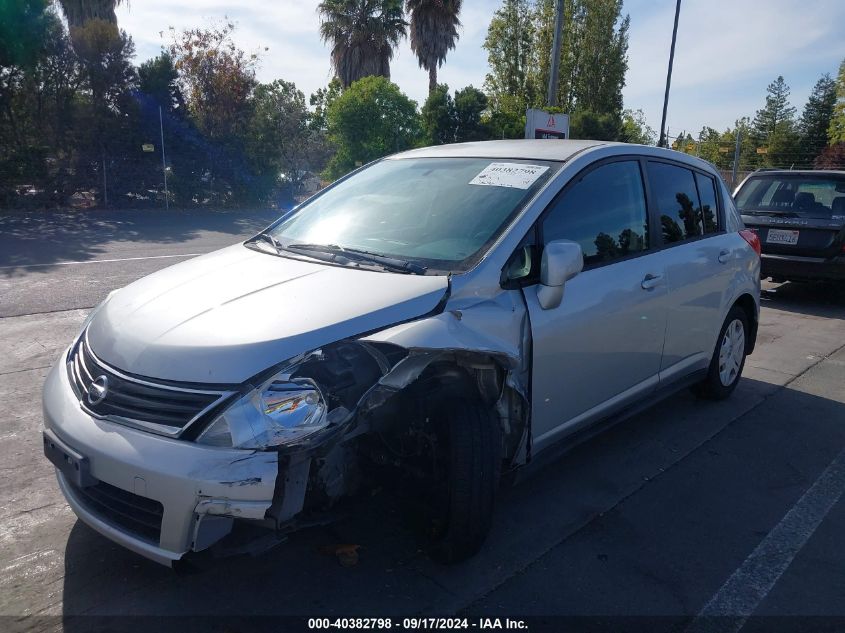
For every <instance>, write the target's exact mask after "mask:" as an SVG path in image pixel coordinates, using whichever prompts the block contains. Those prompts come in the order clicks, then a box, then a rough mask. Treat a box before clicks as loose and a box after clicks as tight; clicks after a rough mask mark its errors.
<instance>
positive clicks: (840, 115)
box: [827, 59, 845, 145]
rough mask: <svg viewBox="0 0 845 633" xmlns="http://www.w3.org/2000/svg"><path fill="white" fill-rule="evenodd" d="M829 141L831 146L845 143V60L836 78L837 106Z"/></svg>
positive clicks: (829, 131) (832, 117) (832, 118)
mask: <svg viewBox="0 0 845 633" xmlns="http://www.w3.org/2000/svg"><path fill="white" fill-rule="evenodd" d="M827 139H828V141H829V142H830V144H831V145H833V144H834V143H842V142H845V59H843V60H842V63H841V64H839V74H838V75H837V76H836V104H835V105H834V106H833V115H832V116H831V117H830V127H829V128H828V129H827Z"/></svg>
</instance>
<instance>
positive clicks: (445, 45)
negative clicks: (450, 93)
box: [405, 0, 463, 93]
mask: <svg viewBox="0 0 845 633" xmlns="http://www.w3.org/2000/svg"><path fill="white" fill-rule="evenodd" d="M462 1H463V0H406V3H405V6H406V8H407V10H408V14H409V15H410V30H411V50H412V51H414V53H415V54H416V56H417V60H418V61H419V63H420V68H425V69H426V70H427V71H428V92H429V93H433V92H434V91H435V90H436V89H437V69H438V68H439V67H440V66H442V65H443V62H444V61H445V60H446V54H447V53H448V52H449V51H450V50H452V49H453V48H455V43H456V42H457V41H458V27H459V26H461V20H460V18H459V15H460V13H461V4H462Z"/></svg>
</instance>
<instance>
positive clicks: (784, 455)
mask: <svg viewBox="0 0 845 633" xmlns="http://www.w3.org/2000/svg"><path fill="white" fill-rule="evenodd" d="M761 394H762V396H763V397H762V398H761V397H760V395H761ZM752 398H756V403H757V404H760V406H759V407H757V408H751V406H752V405H747V402H748V401H749V400H751V399H752ZM761 403H762V404H761ZM737 416H740V417H738V418H737ZM731 419H733V420H734V421H733V422H732V423H729V422H728V420H731ZM796 420H801V423H800V424H796ZM843 444H845V404H843V403H841V402H837V401H835V400H830V399H828V398H823V397H818V396H815V395H811V394H808V393H804V392H802V391H799V390H797V389H781V390H777V389H776V388H775V387H774V386H772V385H770V384H768V383H759V382H757V381H754V380H745V381H743V382H742V383H741V384H740V386H739V388H738V389H737V391H736V392H735V394H734V397H733V399H731V400H728V401H724V402H718V403H711V402H702V401H699V400H696V399H695V398H693V397H692V396H691V395H690V394H689V393H688V392H681V393H679V394H678V395H676V396H674V397H672V398H670V399H668V400H666V401H664V402H662V403H661V404H659V405H657V406H656V407H654V408H652V409H651V410H649V411H647V412H646V413H644V414H641V415H639V416H636V417H634V418H631V419H629V420H627V421H625V422H624V423H621V424H619V425H617V426H615V427H613V428H611V429H610V430H608V431H606V432H604V433H602V434H601V435H598V436H596V437H594V438H593V439H591V440H589V441H587V442H586V443H584V444H582V445H580V446H578V447H576V448H574V449H573V450H572V451H571V452H569V453H568V454H567V455H566V456H564V457H563V458H561V459H559V460H557V461H556V462H554V463H553V464H550V465H549V466H547V467H546V468H544V469H543V470H542V471H540V472H538V473H537V474H535V475H534V476H533V477H531V478H529V479H527V480H526V481H524V482H523V483H521V484H519V485H517V486H514V487H510V488H506V489H503V490H502V494H501V496H500V502H499V505H498V508H497V513H496V517H495V520H494V526H493V531H492V533H491V536H490V538H489V540H488V542H487V544H486V545H485V547H484V548H483V550H482V551H481V553H480V554H479V555H478V556H476V557H475V558H474V559H472V560H470V561H468V562H466V563H464V564H461V565H456V566H451V567H446V566H441V565H438V564H436V563H434V562H432V561H431V560H430V559H429V558H427V557H426V556H425V554H424V553H422V552H421V551H419V550H418V549H417V545H416V542H415V540H414V539H413V538H412V537H411V536H410V535H409V534H408V532H407V531H406V530H405V529H404V528H403V522H402V520H401V518H400V517H399V516H398V512H397V511H396V505H395V504H394V503H393V502H391V500H390V499H389V497H388V496H387V495H376V496H373V497H369V498H366V497H365V499H364V500H363V501H362V502H361V503H360V504H359V505H357V506H356V508H355V512H354V513H353V514H351V515H350V516H348V517H347V518H345V519H343V520H341V521H339V522H338V523H336V524H334V525H332V526H324V527H319V528H312V529H309V530H305V531H302V532H299V533H297V534H294V535H293V536H292V537H291V539H290V540H289V541H288V542H286V543H283V544H282V545H280V546H278V547H276V548H274V549H272V550H270V551H267V552H265V553H264V554H263V555H260V556H257V557H248V556H242V557H238V558H228V559H217V560H215V561H213V562H212V563H211V564H209V565H207V566H206V567H205V569H204V570H202V571H197V572H196V573H192V574H187V575H185V574H178V573H175V572H173V571H170V570H168V569H166V568H163V567H159V566H157V565H156V564H154V563H150V562H147V561H145V560H144V559H142V558H140V557H138V556H136V555H134V554H132V553H130V552H128V551H125V550H123V549H122V548H120V547H118V546H116V545H113V544H111V543H110V542H109V541H107V540H106V539H104V538H102V537H100V536H99V535H98V534H96V533H94V532H93V531H92V530H90V529H89V528H87V527H86V526H85V525H83V524H82V523H80V522H77V523H76V525H75V527H74V528H73V530H72V531H71V533H70V536H69V538H68V541H67V546H66V551H65V566H66V569H65V578H64V588H63V613H64V616H65V630H67V631H71V632H74V631H82V630H91V628H92V627H91V625H92V624H93V623H94V622H98V621H99V618H100V617H101V616H214V617H221V618H226V617H228V616H242V618H241V620H239V621H240V624H241V626H240V627H236V628H235V629H232V628H230V627H223V628H220V627H219V626H210V627H206V629H205V630H221V631H223V630H239V631H247V630H253V628H251V627H250V626H249V624H250V619H249V617H250V616H252V617H255V616H282V615H296V616H314V615H319V616H325V617H333V616H339V617H343V616H346V617H353V616H382V617H384V616H393V617H398V616H403V615H404V616H407V615H414V614H416V615H448V614H452V613H456V612H458V613H460V612H465V613H468V614H470V615H479V616H487V615H489V616H500V617H503V616H505V615H513V614H519V615H523V616H528V615H545V616H550V615H587V616H594V615H596V614H604V615H611V616H613V615H626V616H630V615H648V616H674V617H678V616H681V617H683V616H689V615H691V614H694V613H696V612H697V611H698V610H699V609H700V608H701V606H702V605H703V604H704V603H705V602H706V600H707V599H708V598H709V597H710V596H711V595H712V594H713V592H714V591H715V590H716V589H718V587H719V586H720V585H721V584H722V583H723V582H724V580H725V578H727V577H728V576H729V575H730V574H731V573H732V572H733V570H734V569H735V568H736V567H737V566H738V565H739V564H741V563H742V561H743V560H744V558H745V557H746V556H747V555H748V554H749V553H750V551H751V550H752V549H753V548H754V547H755V546H756V545H757V543H758V542H759V541H760V540H761V539H762V538H763V537H764V536H765V535H766V534H767V532H768V530H770V529H771V528H772V527H773V526H774V525H775V524H776V523H777V522H778V521H779V520H780V519H781V518H782V517H783V515H784V513H785V512H786V511H787V510H788V509H789V507H790V506H791V505H792V504H793V503H794V502H795V501H796V499H797V498H798V497H800V496H801V495H802V494H803V492H804V491H805V490H806V489H807V487H809V486H810V485H811V484H812V482H813V481H814V480H815V478H816V477H817V476H818V474H819V473H820V472H821V470H823V469H824V468H825V467H826V465H827V464H828V463H829V462H830V460H831V459H833V457H834V456H835V455H836V454H837V453H838V452H839V451H840V450H841V447H842V446H843ZM337 543H355V544H360V545H361V547H362V549H361V556H360V561H359V563H358V564H357V565H355V566H353V567H341V566H340V565H339V564H338V562H337V561H336V560H335V558H334V557H333V556H330V555H326V554H325V553H324V552H323V551H322V550H323V548H324V547H325V546H326V545H331V544H337ZM549 559H550V560H549ZM809 582H810V584H808V585H807V586H808V590H813V591H815V590H816V589H813V588H812V584H811V581H809ZM831 591H833V590H831ZM83 614H87V615H88V616H96V617H83V618H78V619H77V618H74V617H73V616H77V615H83ZM119 619H120V618H119ZM121 621H125V624H127V626H131V625H132V622H133V621H132V619H131V618H123V619H122V620H121ZM223 621H224V620H220V622H223ZM138 622H139V623H144V624H139V630H140V629H146V628H147V625H148V624H149V622H148V621H146V620H139V621H138ZM168 623H169V624H172V622H171V621H168V620H164V621H163V622H161V623H160V624H168ZM256 624H257V621H256ZM179 626H181V624H179ZM221 626H222V625H221ZM260 628H261V627H260V626H256V627H254V629H260ZM158 629H159V630H169V629H165V628H163V627H161V626H159V627H158Z"/></svg>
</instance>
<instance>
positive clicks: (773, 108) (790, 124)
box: [748, 76, 799, 167]
mask: <svg viewBox="0 0 845 633" xmlns="http://www.w3.org/2000/svg"><path fill="white" fill-rule="evenodd" d="M766 92H767V95H766V103H765V105H764V106H763V107H762V108H761V109H760V110H758V111H757V114H756V115H755V116H754V121H753V123H752V128H751V134H750V135H749V137H748V140H749V141H751V142H752V143H754V144H755V145H756V146H757V147H765V148H766V153H765V154H761V155H760V156H762V158H760V159H759V164H760V165H762V166H777V167H790V166H792V165H793V164H794V163H795V159H796V157H797V154H798V151H799V137H798V131H797V128H796V123H795V108H794V107H793V106H792V105H791V104H790V103H789V86H788V85H787V84H786V82H785V81H784V79H783V77H782V76H778V78H777V79H776V80H775V81H773V82H772V83H770V84H769V86H768V88H767V89H766Z"/></svg>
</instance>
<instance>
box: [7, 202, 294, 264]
mask: <svg viewBox="0 0 845 633" xmlns="http://www.w3.org/2000/svg"><path fill="white" fill-rule="evenodd" d="M281 213H282V212H281V211H277V210H268V209H264V210H251V211H242V212H235V211H226V212H223V211H208V210H189V211H171V212H165V211H153V210H122V211H75V212H23V211H20V212H3V213H0V274H2V275H4V276H6V277H10V276H15V275H18V274H22V273H23V269H25V268H26V267H27V266H32V265H39V266H44V265H49V264H55V263H56V262H63V261H86V260H91V259H95V258H96V257H97V256H98V255H101V254H102V253H103V252H105V250H106V249H105V245H107V244H109V243H121V242H149V243H150V244H151V245H153V244H176V243H182V242H188V241H190V240H192V239H194V238H197V237H199V236H200V234H201V233H203V232H213V233H222V234H231V235H242V234H248V233H253V232H257V231H259V230H261V229H262V228H264V227H265V226H267V225H268V224H269V223H270V222H272V221H273V220H275V219H276V218H277V217H279V215H281ZM45 269H49V267H45Z"/></svg>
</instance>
